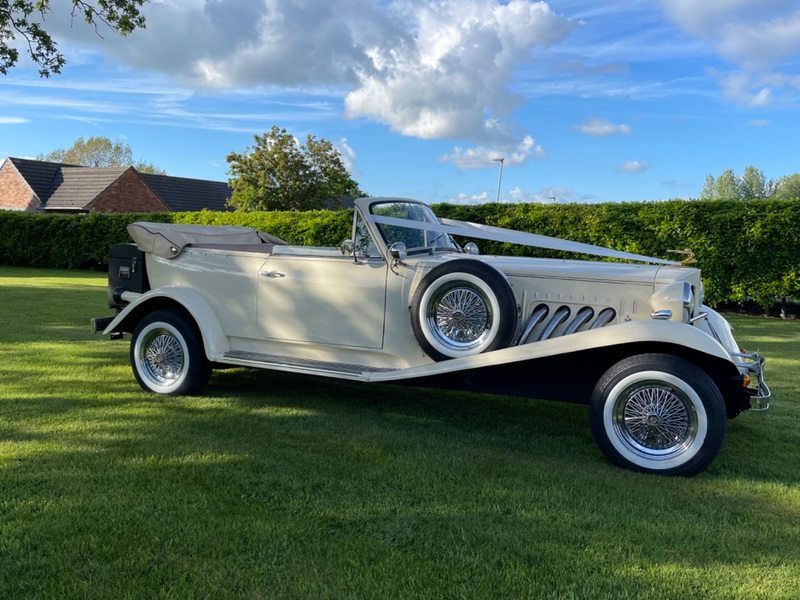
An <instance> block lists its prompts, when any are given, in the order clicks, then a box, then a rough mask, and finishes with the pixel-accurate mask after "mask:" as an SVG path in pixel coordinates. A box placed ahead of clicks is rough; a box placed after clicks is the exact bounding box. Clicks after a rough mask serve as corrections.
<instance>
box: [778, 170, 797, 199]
mask: <svg viewBox="0 0 800 600" xmlns="http://www.w3.org/2000/svg"><path fill="white" fill-rule="evenodd" d="M775 197H776V198H781V199H784V200H789V199H792V198H794V199H795V200H797V199H800V173H794V174H793V175H784V176H783V177H781V178H780V179H778V182H777V183H776V184H775Z"/></svg>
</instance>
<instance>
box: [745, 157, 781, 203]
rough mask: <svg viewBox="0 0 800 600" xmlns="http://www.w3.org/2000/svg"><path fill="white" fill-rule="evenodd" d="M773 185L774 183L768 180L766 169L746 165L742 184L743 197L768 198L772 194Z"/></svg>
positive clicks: (746, 198) (747, 198)
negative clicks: (765, 173)
mask: <svg viewBox="0 0 800 600" xmlns="http://www.w3.org/2000/svg"><path fill="white" fill-rule="evenodd" d="M773 187H774V183H773V182H772V181H767V177H766V176H765V175H764V171H762V170H761V169H757V168H756V167H754V166H753V165H749V166H747V167H745V169H744V175H742V180H741V186H740V191H741V197H742V198H743V199H745V200H749V199H753V198H767V197H768V196H770V195H772V194H771V191H772V190H771V188H773Z"/></svg>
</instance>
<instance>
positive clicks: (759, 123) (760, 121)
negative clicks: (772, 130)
mask: <svg viewBox="0 0 800 600" xmlns="http://www.w3.org/2000/svg"><path fill="white" fill-rule="evenodd" d="M746 125H747V127H767V126H768V125H769V121H768V120H767V119H755V120H753V121H750V122H749V123H746Z"/></svg>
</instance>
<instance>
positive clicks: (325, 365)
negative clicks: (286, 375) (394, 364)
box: [222, 350, 399, 379]
mask: <svg viewBox="0 0 800 600" xmlns="http://www.w3.org/2000/svg"><path fill="white" fill-rule="evenodd" d="M222 356H223V358H224V359H225V360H226V361H231V362H235V363H237V364H242V365H244V366H253V367H261V368H273V369H280V370H285V371H294V372H300V373H313V374H315V375H323V374H328V375H337V376H339V377H342V376H345V377H350V378H352V379H361V378H364V376H365V375H367V374H369V373H388V372H390V371H399V369H388V368H385V367H368V366H366V365H351V364H347V363H337V362H328V361H324V360H311V359H307V358H294V357H292V356H277V355H275V354H260V353H258V352H247V351H245V350H231V351H230V352H226V353H225V354H223V355H222Z"/></svg>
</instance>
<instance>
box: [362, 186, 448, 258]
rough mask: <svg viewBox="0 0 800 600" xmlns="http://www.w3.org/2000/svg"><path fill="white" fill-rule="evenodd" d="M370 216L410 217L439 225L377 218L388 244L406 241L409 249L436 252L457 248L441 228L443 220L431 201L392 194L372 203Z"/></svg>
mask: <svg viewBox="0 0 800 600" xmlns="http://www.w3.org/2000/svg"><path fill="white" fill-rule="evenodd" d="M369 213H370V216H376V217H389V218H392V219H400V220H406V221H409V222H413V223H417V224H419V223H423V224H424V223H429V224H431V225H435V228H434V229H431V230H427V229H424V228H423V229H420V228H419V227H408V228H406V227H403V226H402V225H396V224H393V225H387V224H385V223H378V222H375V221H374V219H373V223H374V225H375V229H377V231H378V233H379V234H380V236H381V239H382V240H383V242H384V243H385V244H386V247H389V246H391V245H392V244H393V243H396V242H401V243H403V244H405V245H406V248H407V250H408V252H409V253H410V254H411V253H418V252H435V251H446V252H453V251H457V247H456V246H455V244H454V243H453V241H452V239H451V238H450V236H449V235H448V234H446V233H443V232H441V230H440V229H439V228H440V227H441V221H439V218H438V217H437V216H436V215H435V214H434V212H433V210H432V209H431V207H430V206H428V205H427V204H423V203H421V202H415V201H413V200H405V199H401V198H391V199H386V200H381V201H378V202H374V203H372V204H370V206H369Z"/></svg>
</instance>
